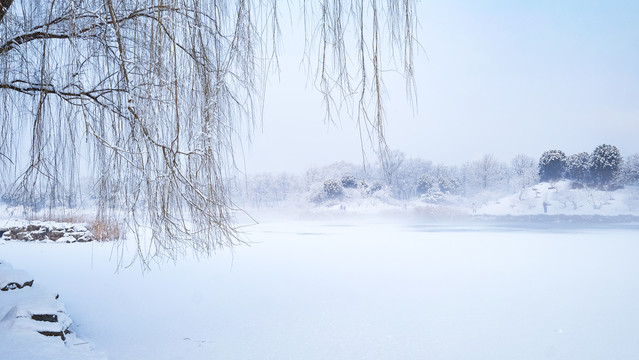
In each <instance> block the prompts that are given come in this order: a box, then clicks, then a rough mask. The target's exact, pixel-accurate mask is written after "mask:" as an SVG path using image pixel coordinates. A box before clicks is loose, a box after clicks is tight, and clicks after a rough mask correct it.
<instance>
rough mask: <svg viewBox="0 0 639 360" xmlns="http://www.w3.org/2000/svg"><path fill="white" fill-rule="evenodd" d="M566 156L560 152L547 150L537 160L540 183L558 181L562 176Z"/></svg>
mask: <svg viewBox="0 0 639 360" xmlns="http://www.w3.org/2000/svg"><path fill="white" fill-rule="evenodd" d="M565 168H566V154H564V152H563V151H561V150H548V151H544V153H543V154H542V155H541V157H540V158H539V179H540V180H541V181H553V180H559V179H561V178H562V177H563V176H564V171H565Z"/></svg>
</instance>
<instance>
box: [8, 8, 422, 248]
mask: <svg viewBox="0 0 639 360" xmlns="http://www.w3.org/2000/svg"><path fill="white" fill-rule="evenodd" d="M286 6H287V7H286V8H284V9H280V7H281V4H280V2H278V1H277V0H233V1H224V0H210V1H197V0H50V1H42V0H0V71H1V72H2V74H1V75H0V96H1V97H2V100H1V101H2V102H1V107H2V109H1V110H0V116H1V119H0V139H1V141H2V143H1V144H0V163H1V164H2V167H3V170H4V171H5V172H7V169H9V168H10V169H13V171H14V172H15V173H16V175H17V176H16V180H15V182H13V183H12V184H11V186H10V187H9V189H7V191H6V195H7V196H8V197H10V198H13V199H19V201H20V202H22V203H25V204H31V205H35V204H49V205H50V206H54V205H56V204H60V203H62V202H63V201H65V200H64V199H65V198H66V197H68V196H69V195H70V194H72V193H73V191H74V188H75V187H77V186H78V185H77V184H78V181H77V180H78V176H79V175H78V174H79V173H80V172H81V171H83V170H82V169H83V166H80V165H79V164H81V163H90V164H91V166H92V168H93V171H94V172H95V174H96V175H97V176H96V179H97V180H96V193H97V196H96V199H97V200H96V201H97V205H98V206H97V208H98V214H97V216H98V218H103V219H111V218H116V219H117V220H119V221H123V222H124V223H126V224H128V225H129V226H130V228H131V229H134V230H140V229H141V228H142V227H147V226H148V227H149V228H150V229H152V241H151V243H150V244H151V245H150V246H149V247H147V248H142V247H140V252H141V254H142V255H144V256H145V257H147V258H148V256H154V255H158V254H160V255H168V256H175V255H178V254H180V253H181V252H183V251H184V250H186V249H195V250H196V251H199V252H204V253H209V252H211V251H213V250H214V249H215V248H216V247H218V246H224V245H231V244H233V243H234V242H235V241H236V240H237V229H236V227H235V226H234V222H233V216H232V214H233V204H232V201H231V200H230V198H229V194H228V192H227V190H226V188H225V181H224V179H225V178H226V176H227V175H228V173H229V171H232V169H233V166H234V157H233V148H234V144H237V142H241V141H243V139H244V138H245V137H246V136H247V134H250V130H251V128H252V126H253V123H254V121H255V119H256V115H258V114H257V112H258V111H259V109H260V103H261V101H262V99H263V95H264V94H263V90H262V89H263V88H264V86H263V85H264V81H265V79H266V76H267V75H268V74H269V73H270V72H271V71H272V69H273V68H274V67H277V59H278V53H277V49H278V47H279V46H280V44H279V41H280V40H279V38H280V17H281V14H282V12H283V11H286V13H288V14H291V13H293V14H295V15H294V16H290V15H289V16H290V19H293V18H295V19H297V18H298V16H297V14H299V15H300V16H299V18H300V19H301V20H300V23H301V24H300V26H301V27H303V28H304V30H305V31H306V47H305V53H304V54H300V56H301V58H304V59H306V60H307V63H308V64H309V65H310V68H309V73H310V74H312V75H313V76H314V79H315V84H316V87H317V89H318V90H319V91H320V92H321V93H322V94H323V96H324V101H325V104H326V111H327V114H329V116H330V114H331V113H333V112H334V111H336V107H337V106H341V105H342V104H343V103H344V102H346V103H348V104H350V105H352V106H351V107H350V108H351V109H354V111H353V112H352V114H353V118H354V119H355V120H354V121H357V123H358V124H359V126H360V129H361V132H362V133H363V134H364V135H365V136H364V137H365V138H366V135H368V136H370V139H371V140H372V143H373V146H374V147H375V148H376V149H377V151H378V152H379V153H380V154H381V156H382V158H384V156H383V154H384V153H385V151H384V149H385V143H384V136H383V134H384V110H383V102H382V97H383V81H382V73H383V71H384V70H385V67H387V66H389V65H388V64H393V66H395V67H396V68H397V69H398V70H399V71H400V72H403V74H404V75H405V77H406V80H407V85H409V87H410V85H411V84H412V75H413V63H412V61H413V47H414V42H415V41H414V26H415V20H416V19H415V7H414V6H415V5H414V0H402V1H396V0H387V1H378V0H366V1H365V0H356V1H340V0H323V1H322V0H316V1H304V2H302V3H301V4H300V5H299V8H291V6H292V5H291V3H286ZM286 13H285V14H286ZM291 22H293V20H291ZM382 55H383V56H384V58H383V59H382Z"/></svg>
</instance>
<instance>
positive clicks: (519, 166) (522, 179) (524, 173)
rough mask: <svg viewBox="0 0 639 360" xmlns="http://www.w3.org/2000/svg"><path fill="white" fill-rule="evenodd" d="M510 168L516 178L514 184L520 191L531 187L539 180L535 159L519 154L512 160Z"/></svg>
mask: <svg viewBox="0 0 639 360" xmlns="http://www.w3.org/2000/svg"><path fill="white" fill-rule="evenodd" d="M510 166H511V169H512V172H513V176H514V183H515V184H516V186H517V188H518V189H523V188H526V187H528V186H531V185H533V184H535V183H537V181H538V180H539V175H538V173H537V164H536V161H535V159H534V158H533V157H530V156H528V155H526V154H518V155H515V157H513V158H512V160H510Z"/></svg>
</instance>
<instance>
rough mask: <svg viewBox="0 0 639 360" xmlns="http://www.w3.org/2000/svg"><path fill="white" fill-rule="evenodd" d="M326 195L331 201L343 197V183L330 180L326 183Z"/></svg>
mask: <svg viewBox="0 0 639 360" xmlns="http://www.w3.org/2000/svg"><path fill="white" fill-rule="evenodd" d="M324 193H325V194H326V196H327V197H328V198H331V199H334V198H337V197H340V196H342V194H344V187H343V186H342V182H341V181H339V180H337V179H328V180H326V181H324Z"/></svg>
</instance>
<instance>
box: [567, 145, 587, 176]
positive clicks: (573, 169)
mask: <svg viewBox="0 0 639 360" xmlns="http://www.w3.org/2000/svg"><path fill="white" fill-rule="evenodd" d="M590 168H591V159H590V154H588V153H587V152H580V153H578V154H573V155H570V156H568V157H567V158H566V178H568V179H570V180H574V181H579V182H587V181H589V180H590V177H591V176H590Z"/></svg>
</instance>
